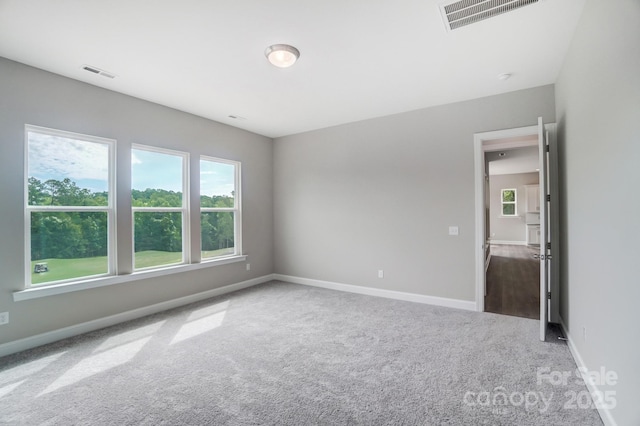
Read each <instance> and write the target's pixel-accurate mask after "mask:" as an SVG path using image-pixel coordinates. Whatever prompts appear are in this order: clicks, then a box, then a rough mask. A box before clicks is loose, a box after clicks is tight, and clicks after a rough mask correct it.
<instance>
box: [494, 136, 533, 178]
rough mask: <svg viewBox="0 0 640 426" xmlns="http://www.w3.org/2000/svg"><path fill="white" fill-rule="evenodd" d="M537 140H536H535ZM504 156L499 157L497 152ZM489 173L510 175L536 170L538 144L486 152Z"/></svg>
mask: <svg viewBox="0 0 640 426" xmlns="http://www.w3.org/2000/svg"><path fill="white" fill-rule="evenodd" d="M536 142H537V141H536ZM501 153H503V154H504V156H502V157H500V156H499V154H501ZM486 155H487V159H488V160H489V175H491V176H494V175H512V174H516V173H535V172H537V171H538V168H539V162H538V145H537V144H536V145H534V146H527V147H522V148H513V149H506V150H501V151H495V152H491V153H487V154H486Z"/></svg>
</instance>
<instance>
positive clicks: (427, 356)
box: [0, 281, 602, 426]
mask: <svg viewBox="0 0 640 426" xmlns="http://www.w3.org/2000/svg"><path fill="white" fill-rule="evenodd" d="M575 370H576V365H575V362H574V361H573V359H572V357H571V354H570V353H569V350H568V348H567V346H566V344H565V343H564V342H560V341H550V342H540V341H539V340H538V321H535V320H530V319H526V318H517V317H510V316H503V315H496V314H490V313H479V312H469V311H462V310H456V309H448V308H442V307H437V306H429V305H423V304H417V303H411V302H403V301H397V300H389V299H383V298H377V297H370V296H363V295H357V294H351V293H343V292H337V291H331V290H325V289H320V288H314V287H307V286H300V285H295V284H288V283H283V282H278V281H274V282H270V283H267V284H263V285H259V286H256V287H252V288H249V289H245V290H242V291H238V292H235V293H230V294H227V295H223V296H219V297H216V298H213V299H209V300H206V301H202V302H198V303H194V304H191V305H188V306H184V307H181V308H177V309H173V310H171V311H166V312H163V313H159V314H155V315H151V316H148V317H145V318H141V319H138V320H134V321H129V322H127V323H123V324H120V325H117V326H113V327H109V328H105V329H102V330H98V331H95V332H91V333H87V334H84V335H81V336H76V337H73V338H70V339H65V340H63V341H59V342H56V343H52V344H49V345H46V346H42V347H39V348H35V349H31V350H28V351H25V352H22V353H18V354H14V355H10V356H7V357H4V358H0V424H3V425H4V424H7V425H79V424H82V425H138V424H140V425H163V424H166V425H178V424H179V425H211V424H215V425H226V424H228V425H263V424H265V425H307V424H327V425H329V424H340V425H347V424H349V425H360V424H362V425H392V424H393V425H396V424H403V425H404V424H406V425H545V426H548V425H581V426H589V425H602V422H601V420H600V417H599V416H598V413H597V411H596V410H595V409H593V408H579V407H576V406H574V405H575V404H572V399H573V400H574V401H575V396H576V395H584V393H585V392H587V389H586V387H585V386H584V383H583V382H582V380H581V379H580V378H578V377H577V376H576V375H575ZM554 372H571V377H569V378H568V379H567V380H565V381H564V382H563V383H558V382H557V381H556V382H554V381H553V380H549V379H548V378H549V377H551V376H550V374H551V375H552V374H553V373H554ZM582 406H584V404H582Z"/></svg>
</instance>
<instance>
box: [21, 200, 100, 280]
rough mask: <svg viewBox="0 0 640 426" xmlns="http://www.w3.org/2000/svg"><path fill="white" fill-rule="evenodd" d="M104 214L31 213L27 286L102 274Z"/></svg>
mask: <svg viewBox="0 0 640 426" xmlns="http://www.w3.org/2000/svg"><path fill="white" fill-rule="evenodd" d="M108 271H109V267H108V261H107V213H106V212H51V213H49V212H38V213H36V212H32V213H31V283H32V284H34V285H36V284H42V283H48V282H51V281H60V280H66V279H70V278H78V277H87V276H91V275H99V274H106V273H107V272H108Z"/></svg>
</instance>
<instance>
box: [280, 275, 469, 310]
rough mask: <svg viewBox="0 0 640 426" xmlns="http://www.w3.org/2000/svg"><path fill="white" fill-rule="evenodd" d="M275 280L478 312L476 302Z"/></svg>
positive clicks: (305, 280) (309, 281) (295, 279)
mask: <svg viewBox="0 0 640 426" xmlns="http://www.w3.org/2000/svg"><path fill="white" fill-rule="evenodd" d="M273 279H274V280H280V281H286V282H290V283H294V284H302V285H308V286H313V287H321V288H327V289H330V290H338V291H346V292H348V293H358V294H366V295H367V296H377V297H385V298H387V299H397V300H405V301H407V302H417V303H425V304H427V305H437V306H444V307H447V308H456V309H464V310H467V311H475V310H476V302H473V301H468V300H459V299H448V298H445V297H436V296H426V295H422V294H415V293H405V292H401V291H394V290H383V289H379V288H371V287H363V286H358V285H351V284H342V283H335V282H330V281H321V280H314V279H309V278H300V277H292V276H290V275H282V274H274V275H273Z"/></svg>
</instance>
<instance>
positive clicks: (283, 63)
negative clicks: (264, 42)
mask: <svg viewBox="0 0 640 426" xmlns="http://www.w3.org/2000/svg"><path fill="white" fill-rule="evenodd" d="M264 55H265V56H266V57H267V59H268V60H269V62H271V64H272V65H274V66H276V67H278V68H289V67H290V66H291V65H293V64H295V63H296V61H297V60H298V58H299V57H300V51H299V50H298V49H296V48H295V47H293V46H289V45H288V44H274V45H272V46H269V47H267V50H265V51H264Z"/></svg>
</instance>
